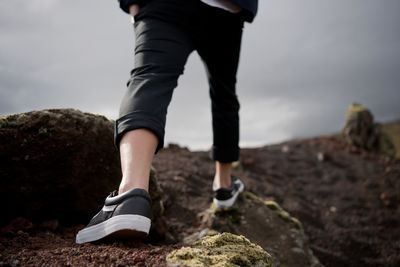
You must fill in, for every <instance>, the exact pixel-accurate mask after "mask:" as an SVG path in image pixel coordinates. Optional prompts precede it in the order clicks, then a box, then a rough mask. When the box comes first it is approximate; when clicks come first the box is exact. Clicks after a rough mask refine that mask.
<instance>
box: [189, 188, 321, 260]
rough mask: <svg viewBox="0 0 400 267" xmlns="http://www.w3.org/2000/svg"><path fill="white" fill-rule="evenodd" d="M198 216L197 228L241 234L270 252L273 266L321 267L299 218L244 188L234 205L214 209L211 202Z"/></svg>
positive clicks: (191, 237) (191, 238)
mask: <svg viewBox="0 0 400 267" xmlns="http://www.w3.org/2000/svg"><path fill="white" fill-rule="evenodd" d="M201 216H202V217H203V221H202V228H201V229H210V231H217V232H220V233H221V232H230V233H233V234H236V235H243V236H245V237H246V238H248V239H249V240H250V241H251V242H254V243H255V244H258V245H260V246H261V247H262V248H263V249H264V250H266V251H268V253H270V255H271V259H272V265H273V266H321V264H320V263H319V261H318V259H317V258H316V257H315V256H314V255H313V252H312V251H311V249H310V248H309V243H308V238H307V236H306V235H305V233H304V230H303V227H302V225H301V223H300V221H299V220H298V219H296V218H294V217H293V216H291V215H290V214H289V213H288V212H286V211H285V210H284V209H282V208H281V207H280V206H279V205H278V204H277V203H276V202H273V201H265V200H263V199H261V198H259V197H257V196H256V195H254V194H252V193H250V192H248V191H244V192H243V193H242V194H240V196H239V197H238V199H237V201H236V203H235V205H234V206H232V207H229V208H223V209H217V208H215V207H214V206H213V205H211V207H210V208H209V209H208V210H206V211H205V212H203V213H202V214H201ZM195 236H196V235H192V236H190V238H187V239H186V240H187V241H190V240H193V238H194V237H195ZM198 236H200V234H199V235H198ZM194 244H196V243H194Z"/></svg>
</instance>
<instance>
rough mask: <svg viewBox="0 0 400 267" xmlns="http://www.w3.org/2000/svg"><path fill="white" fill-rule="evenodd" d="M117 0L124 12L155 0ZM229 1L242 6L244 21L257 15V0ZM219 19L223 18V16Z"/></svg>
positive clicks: (249, 20)
mask: <svg viewBox="0 0 400 267" xmlns="http://www.w3.org/2000/svg"><path fill="white" fill-rule="evenodd" d="M118 1H119V6H120V7H121V9H122V10H123V11H125V12H126V13H129V7H130V6H131V5H133V4H138V5H139V6H141V7H143V6H144V5H145V4H147V3H148V2H149V1H155V0H118ZM196 1H200V0H196ZM229 1H230V2H232V3H233V4H235V5H237V6H239V7H241V8H243V17H244V19H245V20H246V21H248V22H252V21H253V20H254V17H255V16H256V15H257V9H258V0H229ZM221 19H223V17H222V18H221Z"/></svg>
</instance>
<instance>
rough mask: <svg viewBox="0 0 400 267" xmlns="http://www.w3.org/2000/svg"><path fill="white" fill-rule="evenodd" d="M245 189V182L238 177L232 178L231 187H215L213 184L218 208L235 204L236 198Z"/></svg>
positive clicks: (215, 202)
mask: <svg viewBox="0 0 400 267" xmlns="http://www.w3.org/2000/svg"><path fill="white" fill-rule="evenodd" d="M243 190H244V185H243V182H242V181H240V180H239V179H237V178H232V182H231V187H230V188H224V187H221V188H218V189H217V188H215V187H214V186H213V192H214V199H213V202H214V205H215V206H216V207H217V208H228V207H231V206H232V205H233V204H235V201H236V198H237V197H238V196H239V194H240V193H241V192H243Z"/></svg>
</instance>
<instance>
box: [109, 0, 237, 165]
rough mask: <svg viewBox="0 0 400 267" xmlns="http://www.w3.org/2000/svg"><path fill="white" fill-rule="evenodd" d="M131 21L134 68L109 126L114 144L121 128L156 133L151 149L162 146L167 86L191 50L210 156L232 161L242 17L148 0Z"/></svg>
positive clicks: (191, 1) (194, 4) (190, 1)
mask: <svg viewBox="0 0 400 267" xmlns="http://www.w3.org/2000/svg"><path fill="white" fill-rule="evenodd" d="M135 21H136V22H135V24H134V27H135V33H136V47H135V67H134V69H133V70H132V72H131V75H132V76H131V78H130V80H129V81H128V89H127V91H126V94H125V96H124V98H123V100H122V103H121V107H120V116H119V119H118V120H117V121H116V124H115V144H116V147H117V148H119V142H120V140H121V138H122V136H123V134H124V133H125V132H127V131H130V130H134V129H139V128H146V129H149V130H151V131H152V132H154V133H155V134H156V136H157V137H158V147H157V151H158V150H159V149H160V148H162V147H163V145H164V134H165V133H164V129H165V123H166V114H167V109H168V105H169V103H170V101H171V98H172V93H173V90H174V88H175V87H176V86H177V80H178V77H179V76H180V75H181V74H182V73H183V70H184V66H185V63H186V60H187V58H188V56H189V55H190V53H191V52H192V51H194V50H196V51H197V52H198V54H199V55H200V57H201V59H202V60H203V62H204V65H205V67H206V71H207V76H208V81H209V86H210V97H211V101H212V105H211V108H212V125H213V153H212V157H213V159H214V160H218V161H222V162H232V161H236V160H238V158H239V145H238V142H239V115H238V112H239V107H240V106H239V102H238V99H237V96H236V73H237V68H238V63H239V54H240V45H241V36H242V28H243V18H242V17H241V16H240V15H239V14H232V13H230V12H228V11H225V10H222V9H220V8H215V7H210V6H208V5H206V4H204V3H202V2H200V1H198V0H154V1H150V2H148V3H147V5H146V6H144V7H143V8H141V10H140V11H139V13H138V14H137V15H136V16H135ZM187 90H190V88H187ZM157 151H156V152H157Z"/></svg>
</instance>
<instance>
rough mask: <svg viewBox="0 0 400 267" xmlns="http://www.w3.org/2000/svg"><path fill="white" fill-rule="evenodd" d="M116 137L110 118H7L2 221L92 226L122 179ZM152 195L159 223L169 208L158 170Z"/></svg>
mask: <svg viewBox="0 0 400 267" xmlns="http://www.w3.org/2000/svg"><path fill="white" fill-rule="evenodd" d="M113 132H114V124H113V122H112V121H110V120H108V119H107V118H105V117H104V116H100V115H94V114H89V113H83V112H81V111H78V110H73V109H53V110H43V111H32V112H28V113H23V114H16V115H9V116H1V117H0V140H1V146H0V162H1V168H0V193H1V196H2V198H3V199H5V201H6V203H5V205H3V210H2V222H3V223H7V222H8V221H10V220H11V219H12V218H15V217H24V218H27V219H29V220H32V221H38V222H43V221H50V220H59V221H60V223H81V224H85V223H87V222H88V221H89V219H90V218H91V217H92V216H93V215H94V214H95V213H97V212H98V209H99V207H100V206H101V205H102V203H103V201H104V198H105V197H106V196H107V195H108V193H109V192H110V191H112V190H114V189H117V188H118V186H119V182H120V180H121V170H120V163H119V155H118V152H117V150H116V148H115V147H114V144H113ZM150 194H151V196H152V201H153V212H154V214H155V216H154V217H155V219H156V220H157V218H159V217H160V215H161V214H162V213H163V205H162V202H161V197H162V191H161V188H160V186H159V185H158V182H157V179H156V172H155V170H154V169H153V170H152V171H151V179H150ZM164 228H165V227H164Z"/></svg>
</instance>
